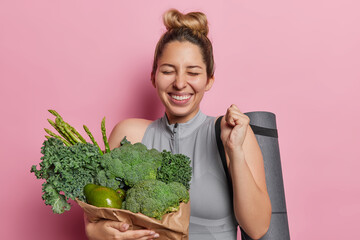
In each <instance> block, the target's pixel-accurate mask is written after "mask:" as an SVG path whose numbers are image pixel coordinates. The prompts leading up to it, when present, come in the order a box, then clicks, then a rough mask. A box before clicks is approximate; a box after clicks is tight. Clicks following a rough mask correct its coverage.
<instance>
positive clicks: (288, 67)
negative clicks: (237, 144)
mask: <svg viewBox="0 0 360 240" xmlns="http://www.w3.org/2000/svg"><path fill="white" fill-rule="evenodd" d="M170 7H176V8H178V9H179V10H181V11H185V12H188V11H190V10H191V11H193V10H201V11H204V12H205V13H206V14H207V16H208V20H209V22H210V34H209V37H210V39H211V40H212V42H213V45H214V51H215V61H216V71H215V76H216V82H215V85H214V87H213V89H212V90H211V91H210V92H209V93H208V94H207V95H206V96H205V98H204V100H203V103H202V110H203V112H205V113H206V114H209V115H220V114H224V113H225V110H226V108H227V107H228V106H229V105H230V104H232V103H235V104H237V105H238V107H239V108H240V109H241V110H242V111H243V112H247V111H256V110H261V111H271V112H274V113H275V114H276V116H277V124H278V130H279V143H280V151H281V161H282V167H283V176H284V184H285V193H286V201H287V210H288V218H289V225H290V233H291V238H292V239H295V240H296V239H300V240H301V239H345V238H351V239H360V233H359V231H358V230H357V229H358V225H359V219H360V201H359V197H360V185H359V182H360V178H359V175H360V161H359V160H360V159H359V155H360V150H359V149H360V140H359V136H360V124H359V119H360V98H359V90H360V14H359V9H360V4H359V1H357V0H328V1H321V0H302V1H300V0H298V1H287V0H273V1H235V0H232V1H213V2H210V1H206V0H203V1H196V2H194V1H193V0H183V1H168V0H163V1H146V0H144V1H119V0H118V1H89V0H86V1H85V0H83V1H73V0H71V1H69V0H64V1H47V0H43V1H21V0H12V1H0V79H1V86H0V103H1V124H0V133H1V135H0V139H1V142H0V146H1V149H0V154H1V174H0V184H1V197H0V201H1V202H0V206H1V211H0V215H1V218H0V221H1V222H0V228H1V231H0V239H52V240H58V239H67V240H71V239H74V240H75V239H76V240H78V239H85V235H84V230H83V222H82V211H81V209H80V208H79V207H77V206H74V207H73V208H72V210H71V211H70V212H67V213H65V214H62V215H55V214H53V213H52V212H51V209H50V207H47V206H45V205H44V203H43V201H42V199H41V183H42V182H41V181H40V180H36V179H35V177H34V175H33V174H30V172H29V170H30V167H31V165H33V164H38V163H39V161H40V156H41V154H40V147H41V144H42V142H43V140H44V135H45V134H44V131H43V128H44V127H49V124H48V123H47V121H46V119H47V118H52V116H51V115H50V114H49V113H48V112H47V109H55V110H57V111H58V112H59V113H60V114H62V115H63V117H64V118H65V120H67V121H68V122H70V123H72V124H73V125H75V127H77V128H78V129H81V126H82V124H87V125H88V127H89V128H90V129H91V130H92V131H93V133H94V134H95V137H96V138H97V139H98V140H100V139H101V138H100V121H101V119H102V117H103V116H106V117H107V129H108V133H110V131H111V129H112V127H113V126H114V125H115V124H116V123H117V122H118V121H119V120H121V119H124V118H128V117H143V118H149V119H155V118H157V117H159V116H161V115H162V114H163V109H162V106H161V104H160V102H159V101H158V99H157V96H156V94H155V91H154V89H153V88H152V86H151V84H150V81H149V76H150V71H151V64H152V57H153V51H154V47H155V44H156V42H157V40H158V39H159V37H160V35H161V33H162V32H163V30H164V27H163V25H162V21H161V15H162V13H163V12H164V11H165V10H167V9H168V8H170Z"/></svg>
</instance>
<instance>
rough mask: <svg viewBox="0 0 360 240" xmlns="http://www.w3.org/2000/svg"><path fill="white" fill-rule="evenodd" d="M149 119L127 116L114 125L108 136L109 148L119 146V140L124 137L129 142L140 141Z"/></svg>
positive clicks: (149, 121)
mask: <svg viewBox="0 0 360 240" xmlns="http://www.w3.org/2000/svg"><path fill="white" fill-rule="evenodd" d="M150 123H152V121H151V120H147V119H141V118H129V119H125V120H122V121H120V122H119V123H118V124H116V125H115V127H114V129H113V130H112V131H111V134H110V137H109V145H110V149H114V148H116V147H119V146H120V142H121V140H122V139H123V138H124V137H126V139H127V140H129V141H130V142H131V143H136V142H141V140H142V138H143V136H144V134H145V131H146V129H147V127H148V126H149V124H150Z"/></svg>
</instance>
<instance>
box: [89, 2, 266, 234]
mask: <svg viewBox="0 0 360 240" xmlns="http://www.w3.org/2000/svg"><path fill="white" fill-rule="evenodd" d="M164 24H165V26H166V28H167V32H166V33H165V34H164V35H163V36H162V37H161V39H160V40H159V42H158V44H157V46H156V50H155V56H154V62H153V70H152V73H151V81H152V84H153V86H154V88H155V89H156V90H157V93H158V96H159V98H160V100H161V101H162V103H163V105H164V107H165V115H164V116H163V117H162V118H160V119H158V120H156V121H153V122H152V121H149V120H145V119H127V120H124V121H121V122H120V123H118V124H117V125H116V126H115V128H114V129H113V131H112V133H111V135H110V137H109V144H110V147H111V148H116V147H119V144H120V141H121V139H122V138H123V137H124V136H126V137H127V139H128V140H129V141H130V142H132V143H135V142H142V143H144V144H145V145H146V146H147V147H148V148H156V149H158V150H159V151H162V150H163V149H167V150H170V151H172V152H173V153H183V154H185V155H187V156H189V157H190V158H191V161H192V167H193V176H192V181H191V187H190V198H191V217H190V225H189V238H190V239H236V229H237V228H236V226H237V223H239V225H240V226H241V227H242V228H243V229H244V231H245V232H246V233H247V234H248V235H249V236H250V237H251V238H253V239H258V238H260V237H261V236H263V235H264V234H265V233H266V231H267V229H268V227H269V224H270V218H271V204H270V200H269V196H268V193H267V189H266V181H265V172H264V166H263V159H262V155H261V151H260V148H259V146H258V143H257V141H256V138H255V136H254V133H253V132H252V130H251V128H250V127H249V118H248V117H247V116H246V115H244V114H243V113H241V112H240V111H239V109H238V108H237V107H236V106H235V105H231V106H230V107H229V108H228V109H227V111H226V114H225V117H224V118H223V119H222V120H221V139H222V142H223V144H224V148H225V152H226V158H227V165H228V169H229V173H230V176H231V180H232V185H233V193H234V194H233V199H230V194H229V190H228V186H227V182H226V176H225V174H224V170H223V168H222V166H221V161H220V157H219V153H218V152H217V151H218V150H217V147H216V140H215V132H214V124H215V120H216V118H215V117H210V116H206V115H205V114H203V113H202V112H201V111H200V102H201V100H202V98H203V96H204V94H205V92H206V91H209V90H210V89H211V87H212V85H213V82H214V61H213V53H212V45H211V42H210V40H209V39H208V38H207V33H208V26H207V19H206V16H205V15H204V14H203V13H200V12H191V13H188V14H186V15H184V14H181V13H180V12H178V11H177V10H174V9H172V10H169V11H167V12H166V13H165V14H164ZM232 204H233V205H232ZM127 229H128V226H127V224H123V223H119V222H112V221H100V222H98V223H86V233H87V235H88V237H89V239H155V238H157V237H158V234H157V233H155V232H154V231H152V230H127Z"/></svg>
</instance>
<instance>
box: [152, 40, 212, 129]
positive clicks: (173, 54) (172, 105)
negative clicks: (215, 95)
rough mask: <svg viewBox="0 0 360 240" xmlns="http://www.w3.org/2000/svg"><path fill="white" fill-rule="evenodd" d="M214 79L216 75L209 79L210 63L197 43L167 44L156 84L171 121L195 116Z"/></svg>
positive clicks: (158, 69) (180, 120) (161, 58)
mask: <svg viewBox="0 0 360 240" xmlns="http://www.w3.org/2000/svg"><path fill="white" fill-rule="evenodd" d="M213 81H214V78H213V77H212V78H209V79H207V74H206V65H205V63H204V62H203V57H202V54H201V50H200V48H199V47H198V46H197V45H195V44H192V43H190V42H187V41H185V42H179V41H174V42H170V43H168V44H166V46H165V47H164V50H163V53H162V56H161V57H160V58H159V60H158V68H157V70H156V73H155V80H154V82H153V85H154V87H155V88H156V89H157V92H158V95H159V97H160V100H161V101H162V103H163V104H164V106H165V111H166V115H167V117H168V119H169V122H170V123H176V122H177V123H183V122H187V121H188V120H190V119H191V118H193V117H194V116H195V115H196V114H197V112H198V111H199V107H200V102H201V99H202V98H203V96H204V93H205V92H206V91H208V90H210V88H211V86H212V84H213Z"/></svg>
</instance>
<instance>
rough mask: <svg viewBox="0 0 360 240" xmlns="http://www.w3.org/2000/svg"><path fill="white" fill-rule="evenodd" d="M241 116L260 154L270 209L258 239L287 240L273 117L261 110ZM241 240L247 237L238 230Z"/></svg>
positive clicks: (287, 231)
mask: <svg viewBox="0 0 360 240" xmlns="http://www.w3.org/2000/svg"><path fill="white" fill-rule="evenodd" d="M245 114H246V115H247V116H248V117H249V118H250V126H251V128H252V130H253V131H254V133H255V136H256V139H257V141H258V143H259V146H260V149H261V152H262V155H263V159H264V167H265V176H266V184H267V189H268V193H269V196H270V200H271V206H272V214H271V222H270V227H269V230H268V232H267V233H266V234H265V235H264V236H263V237H262V238H261V240H289V239H290V233H289V224H288V218H287V211H286V202H285V192H284V182H283V176H282V169H281V162H280V150H279V142H278V135H277V128H276V117H275V114H274V113H271V112H262V111H257V112H248V113H245ZM242 239H243V240H247V239H250V238H249V237H248V236H246V234H245V233H244V232H243V231H242Z"/></svg>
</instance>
